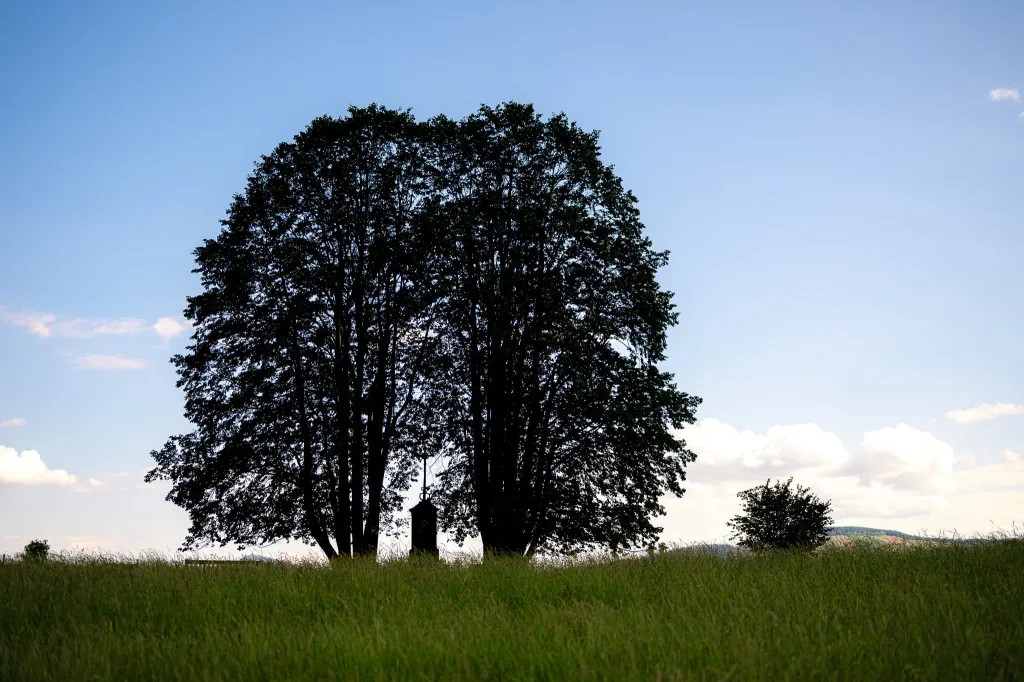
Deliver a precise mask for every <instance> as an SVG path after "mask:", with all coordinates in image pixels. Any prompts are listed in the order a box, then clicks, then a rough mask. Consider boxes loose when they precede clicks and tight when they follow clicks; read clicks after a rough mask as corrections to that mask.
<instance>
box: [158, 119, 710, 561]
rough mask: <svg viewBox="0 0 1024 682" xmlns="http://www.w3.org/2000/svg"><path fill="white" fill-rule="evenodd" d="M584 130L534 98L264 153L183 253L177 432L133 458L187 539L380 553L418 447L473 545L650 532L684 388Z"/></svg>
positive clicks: (572, 541) (634, 540) (566, 542)
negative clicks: (539, 106) (190, 263)
mask: <svg viewBox="0 0 1024 682" xmlns="http://www.w3.org/2000/svg"><path fill="white" fill-rule="evenodd" d="M597 140H598V138H597V133H587V132H584V131H582V130H580V129H579V128H578V127H577V126H576V125H575V124H574V123H571V122H570V121H569V120H568V119H567V118H566V117H565V116H564V115H558V116H554V117H551V118H549V119H548V120H546V121H545V120H543V119H542V118H541V117H540V116H539V115H537V114H536V113H535V112H534V110H533V108H532V106H529V105H521V104H515V103H509V104H504V105H501V106H499V107H495V108H491V107H486V106H485V107H482V108H481V109H480V110H479V111H478V112H477V113H475V114H473V115H470V116H468V117H466V118H464V119H462V120H459V121H454V120H450V119H448V118H446V117H443V116H439V117H436V118H434V119H432V120H430V121H428V122H426V123H419V122H416V121H415V119H414V118H413V116H412V115H411V113H410V112H408V111H395V110H390V109H386V108H383V107H379V106H376V105H373V106H370V107H366V108H355V107H353V108H351V109H350V110H349V113H348V116H347V117H345V118H341V119H335V118H330V117H321V118H318V119H316V120H314V121H313V122H312V123H311V124H310V125H309V126H308V127H307V129H306V130H305V131H303V132H302V133H300V134H299V135H297V136H296V137H295V139H294V141H292V142H289V143H283V144H281V145H279V146H278V147H277V148H276V149H275V150H274V151H273V152H272V153H271V154H270V155H268V156H265V157H262V158H261V159H260V161H259V162H258V163H257V164H256V168H255V170H254V171H253V173H252V174H251V175H250V177H249V180H248V184H247V186H246V189H245V191H244V192H243V193H242V194H241V195H238V196H236V197H235V198H234V201H233V202H232V204H231V207H230V209H229V210H228V214H227V217H226V219H225V220H223V221H222V226H223V227H222V230H221V232H220V234H219V235H218V236H217V237H216V238H214V239H208V240H205V241H204V243H203V245H202V246H200V247H199V248H197V249H196V251H195V257H196V263H197V268H196V270H195V271H194V272H197V273H199V274H200V275H201V277H202V286H203V292H202V293H200V294H198V295H196V296H193V297H189V299H188V307H187V309H186V311H185V314H186V317H187V318H188V319H189V320H190V321H191V322H192V323H193V327H194V333H193V338H192V341H193V342H192V344H191V345H190V346H189V347H188V352H187V353H186V354H184V355H176V356H174V357H173V358H172V362H173V363H174V365H175V367H176V368H177V372H178V375H179V379H178V386H179V387H181V388H183V389H184V391H185V395H186V403H185V409H186V412H185V414H186V417H187V418H188V419H189V420H190V421H191V422H192V423H193V424H194V425H195V430H194V431H192V432H190V433H186V434H180V435H176V436H172V437H171V438H170V439H169V440H168V441H167V443H166V444H165V445H164V447H163V448H162V449H161V450H159V451H154V452H153V453H152V456H153V457H154V459H155V461H156V467H155V468H154V469H153V470H151V471H150V472H149V474H147V477H146V479H147V480H155V479H167V480H170V481H172V489H171V491H170V493H169V494H168V499H169V500H170V501H172V502H174V503H175V504H178V505H179V506H181V507H183V508H184V509H186V510H187V511H188V512H189V515H190V518H191V522H192V526H191V528H190V531H189V535H188V537H187V538H186V541H185V544H184V548H194V547H198V546H202V545H204V544H207V543H218V544H221V545H225V544H228V543H235V544H238V545H240V546H246V545H260V544H268V543H272V542H274V541H277V540H281V539H289V538H290V539H301V540H303V541H306V542H309V543H312V544H315V545H317V546H319V547H320V549H321V550H322V551H323V552H324V554H325V555H326V556H328V557H334V556H339V555H348V554H351V553H364V552H373V551H375V549H376V547H377V544H378V541H379V536H380V533H381V532H387V531H388V530H389V529H394V528H395V527H396V526H397V525H398V524H399V523H400V522H401V521H402V519H400V518H398V516H397V515H396V512H397V511H398V510H399V509H400V507H401V503H402V493H403V492H404V491H405V490H407V489H408V488H409V486H410V484H411V481H412V478H413V476H414V475H415V462H416V460H417V459H418V458H423V457H428V456H429V457H435V458H436V459H437V461H438V462H440V463H441V468H442V470H441V471H440V473H439V474H438V475H437V479H436V481H435V484H434V486H433V491H432V492H433V497H434V500H435V502H436V503H438V506H439V507H440V521H441V523H442V527H443V528H445V529H446V530H448V531H450V532H452V533H453V534H454V535H455V537H456V539H457V540H459V541H460V542H461V541H462V540H464V539H465V538H466V537H467V536H470V535H477V534H479V535H480V536H481V537H482V540H483V544H484V548H485V550H486V551H488V552H501V553H518V554H532V553H535V552H537V551H575V550H578V549H583V548H587V547H593V546H607V547H610V548H612V549H621V548H628V547H634V546H639V545H651V544H652V543H653V542H654V541H655V540H656V538H657V534H658V533H659V532H660V530H661V529H660V528H657V527H656V526H654V525H653V524H652V522H651V519H652V518H653V517H655V516H657V515H658V514H661V513H663V512H664V510H663V508H662V507H661V506H660V504H659V502H658V500H659V498H660V497H661V496H662V495H664V494H665V493H674V494H677V495H681V494H683V488H682V483H683V481H684V479H685V466H686V464H687V463H689V462H691V461H693V459H694V455H693V453H691V452H689V451H688V450H687V449H686V448H685V443H684V442H683V441H682V440H680V439H678V438H676V437H674V436H673V435H672V429H678V428H680V427H682V426H683V425H684V424H687V423H692V422H693V421H694V411H695V410H696V408H697V406H698V405H699V403H700V399H699V398H696V397H694V396H690V395H687V394H686V393H683V392H681V391H679V390H678V389H677V388H676V386H675V384H674V383H673V381H672V379H673V377H672V375H671V374H668V373H666V372H664V371H661V370H660V369H659V366H658V365H659V363H661V362H662V361H663V360H664V359H665V347H666V331H667V329H668V328H669V327H670V326H671V325H673V324H675V323H676V321H677V316H676V313H675V312H674V307H673V304H672V302H671V298H672V295H671V294H670V293H668V292H666V291H663V290H662V289H661V288H660V287H659V285H658V283H657V280H656V274H657V271H658V270H659V269H660V268H662V267H664V266H665V264H666V263H667V259H668V254H667V252H659V251H655V250H654V249H653V248H652V245H651V242H650V241H649V240H648V239H647V238H646V237H645V236H644V235H643V225H642V224H641V223H640V220H639V213H638V211H637V208H636V199H635V198H634V197H633V195H632V194H631V193H630V192H629V191H627V190H625V189H624V188H623V186H622V182H621V180H620V179H619V178H618V177H617V176H616V175H615V174H614V172H613V170H612V168H611V167H609V166H607V165H605V164H604V163H603V162H602V161H601V159H600V148H599V146H598V144H597Z"/></svg>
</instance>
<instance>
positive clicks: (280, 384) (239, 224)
mask: <svg viewBox="0 0 1024 682" xmlns="http://www.w3.org/2000/svg"><path fill="white" fill-rule="evenodd" d="M421 132H422V131H421V128H420V126H418V125H417V124H416V123H415V121H414V119H413V117H412V116H411V115H410V114H409V113H408V112H397V111H392V110H387V109H384V108H382V107H377V106H371V107H369V108H365V109H359V108H352V109H350V110H349V116H348V117H347V118H344V119H332V118H328V117H323V118H318V119H316V120H314V121H313V122H312V123H311V124H310V126H309V127H308V128H307V129H306V130H305V131H304V132H302V133H301V134H299V135H298V136H296V138H295V140H294V142H291V143H284V144H281V145H279V146H278V147H277V148H276V149H275V150H274V151H273V153H272V154H270V155H269V156H265V157H263V158H262V159H261V160H260V162H259V163H258V164H257V166H256V169H255V171H254V172H253V174H252V175H251V176H250V178H249V182H248V185H247V187H246V190H245V192H244V194H242V195H239V196H236V197H235V199H234V202H233V203H232V205H231V208H230V209H229V211H228V216H227V218H226V219H225V220H224V221H222V224H223V230H222V231H221V233H220V234H219V235H218V236H217V237H216V238H215V239H212V240H206V241H205V242H204V243H203V245H202V246H200V247H199V248H198V249H196V252H195V256H196V263H197V266H198V267H197V268H196V270H195V272H197V273H199V274H200V275H201V276H202V284H203V287H204V291H203V293H201V294H199V295H197V296H194V297H190V298H189V299H188V308H187V309H186V311H185V315H186V317H187V318H188V319H189V320H191V321H192V322H193V325H194V327H195V332H194V335H193V340H194V342H193V344H192V345H191V346H189V353H188V354H186V355H176V356H175V357H174V358H172V362H173V363H174V364H175V366H176V367H177V370H178V374H179V380H178V386H179V387H181V388H184V390H185V394H186V405H185V407H186V417H188V418H189V419H190V420H191V421H192V422H193V423H194V424H195V425H196V430H195V431H193V432H192V433H188V434H183V435H178V436H174V437H172V438H171V439H170V440H169V441H168V442H167V444H166V445H165V446H164V448H163V449H162V450H160V451H155V452H153V453H152V454H153V457H154V459H155V460H156V462H157V466H156V467H155V468H154V469H153V470H152V471H151V472H149V474H148V475H147V480H153V479H158V478H163V479H169V480H171V481H173V487H172V490H171V492H170V494H169V495H168V499H169V500H171V501H173V502H174V503H176V504H178V505H180V506H182V507H183V508H185V509H186V510H188V512H189V514H190V517H191V520H192V527H191V530H190V533H189V536H188V538H187V539H186V542H185V547H186V548H190V547H195V546H199V545H201V544H203V543H205V542H216V543H220V544H221V545H224V544H227V543H229V542H234V543H237V544H239V545H241V546H245V545H259V544H266V543H271V542H274V541H276V540H281V539H286V538H296V539H302V540H306V541H312V542H315V543H316V545H318V546H319V547H320V548H321V550H322V551H323V552H324V553H325V554H326V555H327V556H328V557H333V556H336V555H339V554H340V555H345V554H349V553H350V552H356V553H364V552H372V551H374V550H375V549H376V546H377V542H378V537H379V533H380V530H381V528H382V526H387V525H388V524H389V522H390V521H392V520H393V519H394V513H395V511H396V510H397V509H398V508H399V506H400V504H401V492H402V491H403V490H405V489H407V488H408V486H409V482H410V480H411V476H412V472H413V465H414V463H415V462H414V460H413V459H412V458H413V457H414V456H415V455H416V454H417V453H416V452H415V450H416V443H415V442H413V441H411V440H410V439H409V438H408V433H409V431H410V429H411V424H412V423H413V422H414V421H415V418H416V416H415V415H416V407H415V405H414V404H413V403H414V402H415V400H416V396H417V393H418V392H417V388H416V385H417V380H418V377H419V376H420V368H421V366H422V364H423V362H424V358H425V357H426V353H425V348H426V346H427V345H429V343H430V337H429V333H428V330H429V328H430V324H431V320H430V316H431V314H432V309H431V304H430V301H429V296H430V291H431V286H430V282H429V281H422V280H421V278H422V277H423V275H424V273H425V271H426V270H425V268H424V264H425V263H427V262H429V250H430V244H431V240H430V239H429V238H426V237H424V235H422V234H421V233H420V231H419V230H418V228H417V226H416V221H415V215H416V211H417V205H418V203H419V201H420V200H421V196H420V192H421V184H422V183H421V181H420V179H421V177H422V173H421V169H420V158H421V153H420V148H421V141H420V137H421ZM414 255H415V257H413V256H414ZM332 538H333V541H334V542H333V544H332V542H331V540H332Z"/></svg>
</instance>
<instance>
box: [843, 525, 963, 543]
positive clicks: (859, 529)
mask: <svg viewBox="0 0 1024 682" xmlns="http://www.w3.org/2000/svg"><path fill="white" fill-rule="evenodd" d="M827 533H828V535H829V536H835V535H850V536H856V535H860V536H864V535H868V536H871V535H889V536H892V537H896V538H900V539H902V540H926V541H930V542H952V541H953V539H952V538H928V537H923V536H921V535H910V534H908V533H901V532H900V531H898V530H884V529H882V528H865V527H864V526H833V527H832V528H830V529H829V530H828V531H827Z"/></svg>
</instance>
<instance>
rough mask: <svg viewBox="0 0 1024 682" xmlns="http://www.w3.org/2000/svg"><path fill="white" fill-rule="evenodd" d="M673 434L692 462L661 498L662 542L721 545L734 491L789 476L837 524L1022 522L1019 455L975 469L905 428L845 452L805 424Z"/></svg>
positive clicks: (709, 425) (964, 457)
mask: <svg viewBox="0 0 1024 682" xmlns="http://www.w3.org/2000/svg"><path fill="white" fill-rule="evenodd" d="M681 435H682V437H683V438H684V439H685V440H686V443H687V447H688V448H689V449H691V450H693V451H694V452H695V453H697V461H696V462H694V463H693V464H691V465H689V466H688V467H687V481H686V484H685V485H684V487H685V488H686V490H687V492H686V494H685V495H684V496H683V497H682V498H675V497H671V496H669V497H666V498H664V499H663V500H662V504H664V505H665V508H666V511H667V512H668V513H667V515H666V516H665V517H662V518H660V519H658V520H657V524H658V525H660V526H663V527H664V528H665V531H664V533H663V534H662V538H663V539H664V540H665V541H666V542H674V541H683V542H693V541H705V542H712V541H719V542H720V541H727V540H728V536H729V532H730V531H729V529H728V527H727V526H726V522H727V521H728V520H729V519H730V518H732V517H733V516H734V515H735V514H738V513H740V512H741V511H742V505H741V503H740V501H739V500H738V499H737V497H736V495H737V493H739V492H740V491H742V490H745V489H748V488H752V487H754V486H758V485H763V484H764V482H765V480H766V479H769V478H771V479H775V480H785V479H786V478H789V477H790V476H792V477H793V483H794V484H796V485H805V486H807V487H809V488H810V490H811V491H812V492H813V493H814V494H815V495H817V496H818V497H820V498H821V499H823V500H824V499H827V500H830V501H831V502H832V509H833V518H834V520H835V522H836V524H838V525H864V526H872V527H876V528H893V529H895V530H904V531H905V532H911V533H914V532H920V531H922V530H925V529H929V528H930V529H932V531H933V532H936V531H939V530H940V529H942V528H946V529H956V530H957V531H959V532H962V533H965V534H970V533H975V532H987V531H991V530H992V528H991V526H990V521H992V520H998V521H997V523H996V526H997V527H1000V528H1007V529H1008V528H1009V527H1010V524H1011V523H1012V522H1014V521H1016V522H1017V523H1018V524H1019V523H1020V521H1021V520H1024V519H1022V518H1021V514H1022V512H1021V510H1022V509H1024V461H1021V459H1024V453H1020V452H1017V451H1010V450H1007V451H1005V453H1004V454H1005V461H1004V462H1000V463H998V464H993V465H985V466H974V464H975V462H976V460H975V458H974V456H973V455H969V454H966V453H963V454H959V455H958V454H957V453H955V452H954V450H953V448H952V447H951V446H950V445H949V444H947V443H945V442H943V441H941V440H939V439H938V438H936V437H935V436H934V435H933V434H931V433H929V432H927V431H921V430H918V429H915V428H913V427H911V426H909V425H907V424H897V425H896V426H894V427H886V428H882V429H877V430H872V431H868V432H867V433H865V434H864V435H863V437H862V438H861V441H860V444H859V447H858V448H856V449H855V450H850V451H847V449H846V448H845V447H843V445H842V443H841V442H840V440H839V438H838V437H837V436H835V435H834V434H831V433H829V432H827V431H825V430H823V429H821V428H820V427H818V426H816V425H814V424H800V425H790V426H774V427H772V428H770V429H768V430H767V431H766V432H764V433H755V432H753V431H749V430H745V431H741V430H739V429H736V428H735V427H732V426H730V425H728V424H725V423H723V422H721V421H719V420H718V419H703V420H701V421H699V422H698V423H696V424H693V425H691V426H687V427H686V428H685V429H683V430H682V433H681ZM1011 452H1012V454H1011ZM1014 456H1020V459H1015V458H1014Z"/></svg>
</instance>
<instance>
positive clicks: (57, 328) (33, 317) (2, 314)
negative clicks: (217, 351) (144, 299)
mask: <svg viewBox="0 0 1024 682" xmlns="http://www.w3.org/2000/svg"><path fill="white" fill-rule="evenodd" d="M0 321H4V322H8V323H10V324H13V325H15V326H18V327H23V328H25V329H27V330H28V331H29V333H31V334H35V335H36V336H39V337H41V338H44V339H47V338H50V337H61V338H68V339H89V338H92V337H94V336H104V335H123V334H142V333H146V332H152V333H154V334H156V335H157V336H159V337H160V338H161V339H163V340H164V341H166V340H168V339H170V338H173V337H175V336H177V335H178V334H180V333H182V332H183V331H185V330H186V329H188V323H187V322H180V321H178V320H177V319H175V318H173V317H161V318H159V319H158V320H157V321H156V323H155V324H152V325H149V324H146V320H144V319H143V318H141V317H118V318H109V319H87V318H81V317H59V316H57V315H54V314H53V313H36V312H16V311H12V310H7V309H6V308H4V307H3V306H0Z"/></svg>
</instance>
